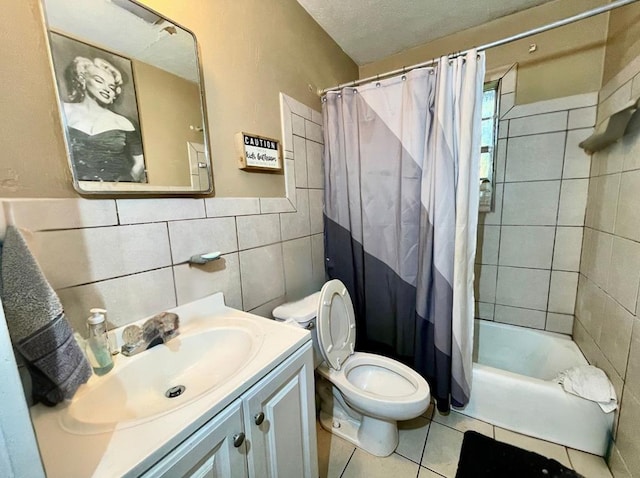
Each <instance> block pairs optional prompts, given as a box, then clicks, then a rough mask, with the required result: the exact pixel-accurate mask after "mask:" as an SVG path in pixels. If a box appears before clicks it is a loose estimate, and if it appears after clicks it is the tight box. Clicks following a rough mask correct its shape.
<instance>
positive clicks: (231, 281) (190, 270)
mask: <svg viewBox="0 0 640 478" xmlns="http://www.w3.org/2000/svg"><path fill="white" fill-rule="evenodd" d="M173 273H174V276H175V287H176V295H177V298H178V304H179V305H182V304H186V303H187V302H191V301H194V300H196V299H200V298H202V297H206V296H207V295H210V294H214V293H216V292H222V293H224V300H225V303H226V304H227V305H228V306H229V307H234V308H238V309H242V308H243V307H242V292H241V285H240V262H239V258H238V253H237V252H234V253H232V254H225V255H223V256H221V257H220V259H218V260H215V261H212V262H208V263H206V264H202V265H192V264H180V265H177V266H174V268H173Z"/></svg>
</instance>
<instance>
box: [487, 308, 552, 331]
mask: <svg viewBox="0 0 640 478" xmlns="http://www.w3.org/2000/svg"><path fill="white" fill-rule="evenodd" d="M545 317H546V315H545V312H544V311H542V310H532V309H522V308H518V307H509V306H506V305H499V304H496V312H495V320H496V321H497V322H502V323H503V324H511V325H519V326H520V327H530V328H532V329H544V326H545Z"/></svg>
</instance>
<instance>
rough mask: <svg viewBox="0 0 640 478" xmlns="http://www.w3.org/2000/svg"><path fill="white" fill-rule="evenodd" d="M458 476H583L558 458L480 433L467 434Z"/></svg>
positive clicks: (468, 477)
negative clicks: (554, 458)
mask: <svg viewBox="0 0 640 478" xmlns="http://www.w3.org/2000/svg"><path fill="white" fill-rule="evenodd" d="M456 478H582V476H581V475H579V474H577V473H576V472H575V471H573V470H571V469H569V468H567V467H565V466H563V465H562V464H561V463H559V462H558V461H556V460H553V459H551V458H546V457H544V456H542V455H538V454H537V453H534V452H532V451H527V450H523V449H522V448H518V447H516V446H513V445H509V444H507V443H502V442H499V441H496V440H494V439H493V438H489V437H486V436H484V435H482V434H480V433H477V432H473V431H468V432H465V434H464V440H463V441H462V449H461V450H460V460H459V461H458V471H457V473H456Z"/></svg>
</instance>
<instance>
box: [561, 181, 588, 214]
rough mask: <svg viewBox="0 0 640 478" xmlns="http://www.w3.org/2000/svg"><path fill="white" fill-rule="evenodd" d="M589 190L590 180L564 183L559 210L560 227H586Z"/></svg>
mask: <svg viewBox="0 0 640 478" xmlns="http://www.w3.org/2000/svg"><path fill="white" fill-rule="evenodd" d="M588 189H589V180H588V179H569V180H564V181H562V186H561V188H560V206H559V208H558V225H559V226H584V216H585V211H586V207H587V191H588Z"/></svg>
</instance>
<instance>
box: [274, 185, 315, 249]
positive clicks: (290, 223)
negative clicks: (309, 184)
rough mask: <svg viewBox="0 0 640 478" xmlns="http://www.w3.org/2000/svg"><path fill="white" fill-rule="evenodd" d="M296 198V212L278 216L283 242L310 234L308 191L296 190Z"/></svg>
mask: <svg viewBox="0 0 640 478" xmlns="http://www.w3.org/2000/svg"><path fill="white" fill-rule="evenodd" d="M296 198H297V203H296V205H297V208H298V210H297V211H296V212H289V213H283V214H280V228H281V231H282V240H283V241H287V240H289V239H295V238H297V237H302V236H308V235H310V234H311V222H310V218H309V190H308V189H296Z"/></svg>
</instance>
